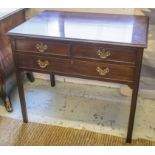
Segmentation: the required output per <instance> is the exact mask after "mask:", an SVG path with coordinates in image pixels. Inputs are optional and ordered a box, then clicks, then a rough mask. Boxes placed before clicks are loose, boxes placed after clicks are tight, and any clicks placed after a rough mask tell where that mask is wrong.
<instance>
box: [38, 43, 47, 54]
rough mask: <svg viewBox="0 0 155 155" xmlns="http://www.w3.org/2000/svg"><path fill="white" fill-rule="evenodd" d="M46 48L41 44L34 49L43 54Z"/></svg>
mask: <svg viewBox="0 0 155 155" xmlns="http://www.w3.org/2000/svg"><path fill="white" fill-rule="evenodd" d="M47 48H48V47H47V45H44V44H43V43H38V44H36V49H37V50H38V51H39V52H41V53H43V52H45V50H47Z"/></svg>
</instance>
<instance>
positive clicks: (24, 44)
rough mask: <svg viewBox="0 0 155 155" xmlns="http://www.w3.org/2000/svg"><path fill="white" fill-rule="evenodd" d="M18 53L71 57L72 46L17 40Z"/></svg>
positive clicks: (42, 41) (50, 42) (51, 42)
mask: <svg viewBox="0 0 155 155" xmlns="http://www.w3.org/2000/svg"><path fill="white" fill-rule="evenodd" d="M16 51H17V52H18V51H25V52H33V53H44V54H50V55H58V56H69V53H70V44H65V43H60V42H53V41H45V40H24V39H23V40H18V39H17V40H16Z"/></svg>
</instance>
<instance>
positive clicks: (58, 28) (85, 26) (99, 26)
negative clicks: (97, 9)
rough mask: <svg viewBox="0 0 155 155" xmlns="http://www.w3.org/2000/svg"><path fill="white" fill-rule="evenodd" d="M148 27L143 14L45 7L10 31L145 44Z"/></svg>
mask: <svg viewBox="0 0 155 155" xmlns="http://www.w3.org/2000/svg"><path fill="white" fill-rule="evenodd" d="M147 27H148V18H147V17H145V16H131V15H112V14H111V15H110V14H94V13H73V12H55V11H53V12H52V11H44V12H42V13H40V14H39V15H37V16H35V17H33V18H32V19H30V20H28V21H26V22H25V23H23V24H21V25H19V26H18V27H16V28H15V29H13V30H11V31H10V32H9V35H16V36H31V37H37V36H39V37H42V38H51V39H55V38H56V39H60V40H75V41H76V40H78V41H79V40H82V41H83V40H85V41H96V42H99V43H114V44H121V45H129V46H139V47H146V44H147Z"/></svg>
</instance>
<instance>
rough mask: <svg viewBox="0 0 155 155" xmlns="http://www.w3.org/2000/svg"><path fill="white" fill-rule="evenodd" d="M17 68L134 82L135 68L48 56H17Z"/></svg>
mask: <svg viewBox="0 0 155 155" xmlns="http://www.w3.org/2000/svg"><path fill="white" fill-rule="evenodd" d="M15 57H16V59H17V60H16V62H17V64H16V65H17V67H19V68H27V69H33V70H36V71H38V70H40V71H43V72H44V71H46V72H54V73H64V74H65V75H66V74H69V75H74V76H78V77H89V78H92V79H98V80H104V79H109V80H110V79H111V80H115V81H117V80H118V81H133V72H134V67H130V66H127V65H119V64H110V63H100V62H89V61H82V60H74V59H72V60H71V59H59V58H51V57H46V56H36V55H24V54H16V56H15Z"/></svg>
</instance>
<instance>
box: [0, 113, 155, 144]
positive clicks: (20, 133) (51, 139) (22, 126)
mask: <svg viewBox="0 0 155 155" xmlns="http://www.w3.org/2000/svg"><path fill="white" fill-rule="evenodd" d="M0 146H155V141H150V140H144V139H136V140H132V143H131V144H129V143H126V142H125V138H121V137H118V136H112V135H107V134H101V133H96V132H92V131H88V130H81V129H80V130H79V129H73V128H66V127H60V126H54V125H47V124H39V123H22V121H19V120H16V119H12V118H8V117H1V116H0Z"/></svg>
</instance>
